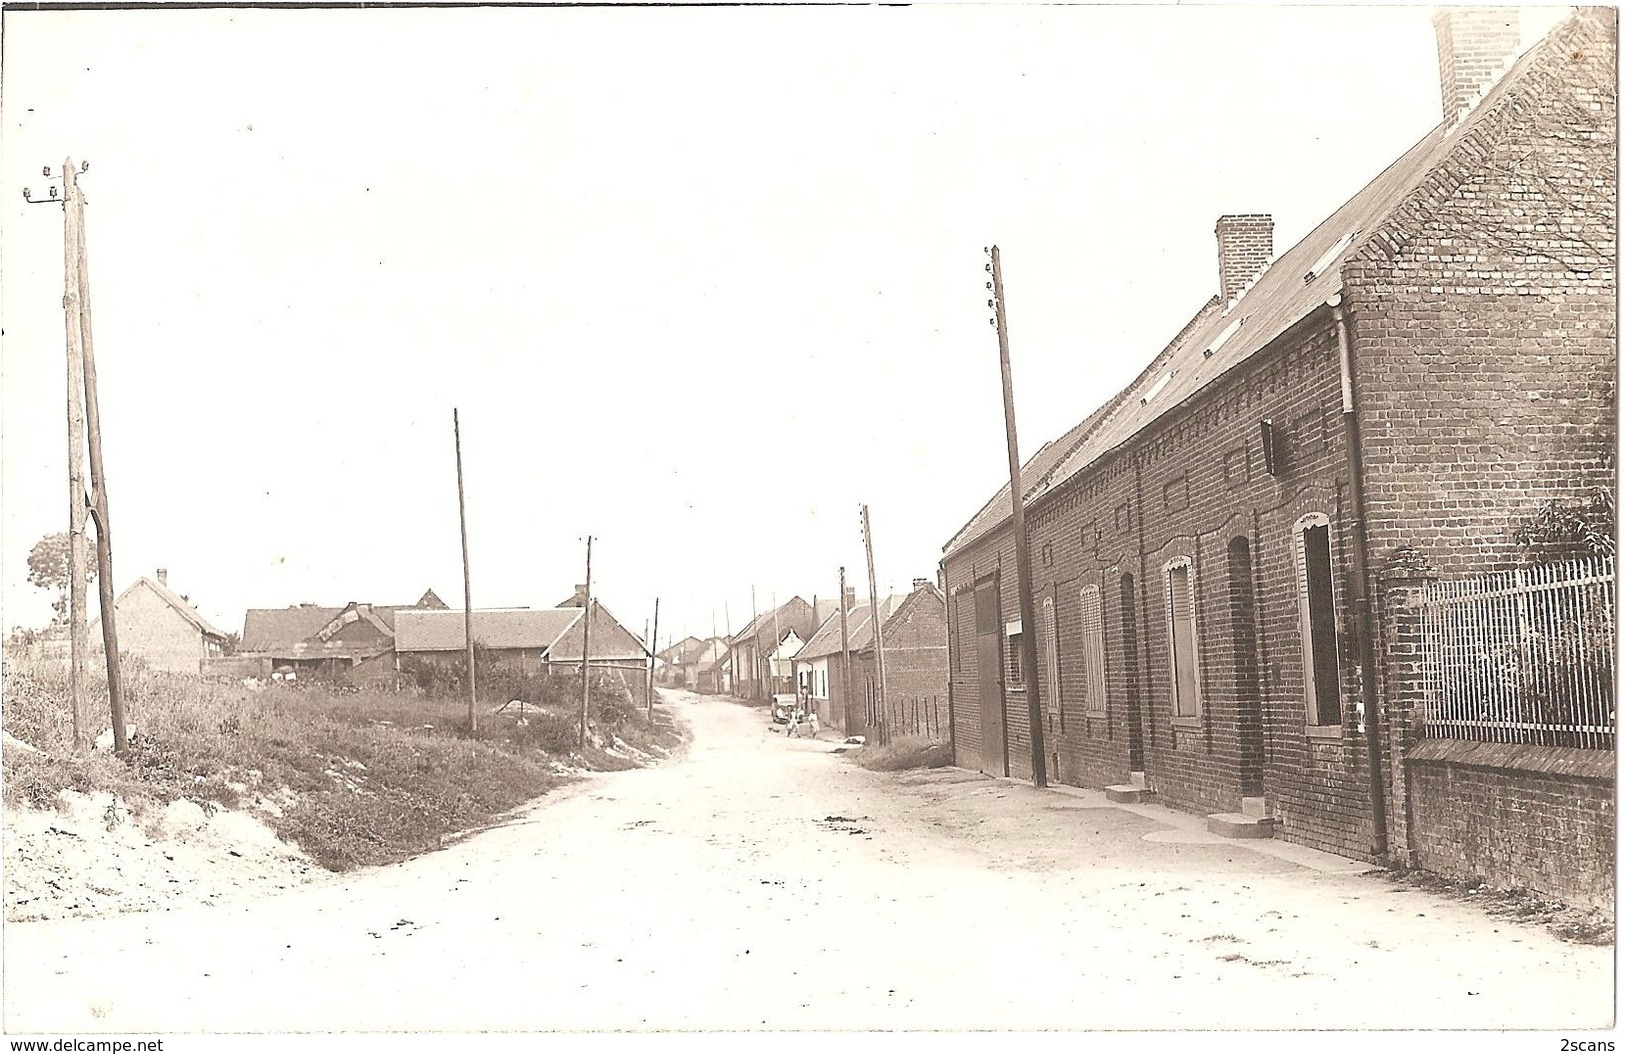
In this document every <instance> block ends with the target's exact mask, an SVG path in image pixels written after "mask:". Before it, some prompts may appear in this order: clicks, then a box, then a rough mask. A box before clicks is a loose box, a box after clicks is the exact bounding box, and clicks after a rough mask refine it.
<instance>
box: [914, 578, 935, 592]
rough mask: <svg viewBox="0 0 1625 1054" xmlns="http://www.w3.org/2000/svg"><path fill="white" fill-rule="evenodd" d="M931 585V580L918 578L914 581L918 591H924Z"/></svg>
mask: <svg viewBox="0 0 1625 1054" xmlns="http://www.w3.org/2000/svg"><path fill="white" fill-rule="evenodd" d="M930 584H931V580H930V579H929V578H916V579H915V580H914V588H915V590H916V591H918V590H921V589H924V588H925V587H926V586H928V585H930Z"/></svg>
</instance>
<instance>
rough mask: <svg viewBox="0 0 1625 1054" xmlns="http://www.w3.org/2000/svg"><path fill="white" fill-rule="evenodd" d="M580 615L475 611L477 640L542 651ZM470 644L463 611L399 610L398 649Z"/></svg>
mask: <svg viewBox="0 0 1625 1054" xmlns="http://www.w3.org/2000/svg"><path fill="white" fill-rule="evenodd" d="M580 617H581V609H580V608H564V609H559V608H541V609H532V608H522V609H514V610H505V611H475V612H474V640H475V643H477V644H481V645H483V646H484V647H487V648H531V649H535V650H537V651H541V650H544V649H546V648H547V647H549V646H551V645H552V643H553V642H554V641H556V640H558V639H559V637H560V636H562V635H563V634H564V631H565V630H567V629H569V628H570V627H571V626H572V625H574V624H575V621H576V619H578V618H580ZM466 646H467V640H466V638H465V637H464V634H463V612H461V611H458V610H445V611H429V610H419V609H416V608H402V609H401V610H399V611H397V612H395V650H396V651H401V652H413V651H456V650H458V649H461V648H463V647H466Z"/></svg>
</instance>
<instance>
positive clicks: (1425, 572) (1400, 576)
mask: <svg viewBox="0 0 1625 1054" xmlns="http://www.w3.org/2000/svg"><path fill="white" fill-rule="evenodd" d="M1438 577H1439V573H1438V571H1437V570H1435V569H1434V567H1433V565H1432V564H1431V563H1429V562H1428V560H1427V559H1426V558H1425V557H1423V556H1422V555H1421V554H1420V553H1418V552H1416V550H1414V549H1409V548H1405V549H1400V550H1398V551H1396V553H1395V554H1394V556H1393V557H1392V558H1391V559H1390V560H1389V561H1388V563H1387V565H1386V566H1385V567H1384V568H1383V569H1382V571H1381V572H1380V574H1379V578H1380V590H1379V593H1378V603H1379V625H1380V626H1381V630H1380V633H1381V639H1380V640H1379V643H1380V644H1381V646H1382V650H1381V652H1380V653H1379V655H1380V659H1379V662H1380V664H1381V666H1382V667H1383V669H1382V671H1381V679H1380V680H1378V682H1377V686H1378V688H1379V689H1380V691H1381V694H1380V699H1381V703H1382V705H1381V706H1380V707H1379V709H1380V710H1382V711H1383V713H1382V714H1381V715H1380V716H1382V717H1385V718H1386V719H1387V723H1388V729H1387V732H1388V735H1387V742H1386V743H1385V744H1384V749H1385V753H1386V754H1387V755H1388V828H1389V854H1390V855H1391V856H1392V857H1393V858H1394V859H1395V860H1397V861H1398V862H1400V863H1401V864H1403V865H1404V866H1405V867H1408V868H1414V867H1416V866H1417V853H1416V846H1415V844H1414V843H1413V841H1412V838H1411V827H1412V824H1411V796H1410V771H1409V769H1408V767H1407V762H1408V759H1409V757H1410V751H1411V747H1412V746H1413V745H1414V744H1415V742H1416V740H1417V739H1418V738H1419V735H1418V732H1419V730H1420V727H1421V722H1422V721H1423V720H1424V719H1425V718H1426V716H1427V713H1428V707H1429V703H1430V700H1429V699H1428V691H1429V684H1428V682H1429V671H1428V669H1427V659H1426V652H1425V650H1424V647H1423V638H1424V634H1425V632H1426V628H1425V626H1424V617H1425V611H1426V607H1425V605H1426V601H1427V595H1428V589H1429V587H1430V586H1432V585H1433V584H1434V583H1435V582H1436V581H1437V579H1438ZM1367 676H1373V677H1375V676H1378V671H1375V670H1372V671H1369V672H1368V673H1367ZM1378 717H1379V715H1378V714H1368V715H1367V716H1366V719H1367V720H1377V719H1378Z"/></svg>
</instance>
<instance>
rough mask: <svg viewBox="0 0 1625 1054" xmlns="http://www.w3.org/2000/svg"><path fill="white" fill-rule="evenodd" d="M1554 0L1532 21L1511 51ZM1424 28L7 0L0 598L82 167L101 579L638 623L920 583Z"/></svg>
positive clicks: (1099, 392) (1431, 104) (57, 434)
mask: <svg viewBox="0 0 1625 1054" xmlns="http://www.w3.org/2000/svg"><path fill="white" fill-rule="evenodd" d="M1561 13H1562V12H1561V11H1560V10H1559V9H1554V8H1546V9H1542V10H1539V11H1532V12H1527V13H1526V17H1525V19H1524V24H1525V30H1526V35H1528V36H1531V37H1532V36H1534V35H1536V34H1538V32H1539V31H1541V30H1543V29H1544V28H1546V27H1547V26H1549V25H1550V24H1551V23H1552V22H1553V21H1555V20H1556V19H1557V18H1558V17H1559V16H1560V14H1561ZM1429 14H1430V12H1429V9H1428V8H1425V7H1418V6H1401V7H1385V8H1364V9H1327V8H1314V9H1306V8H1293V9H1276V8H1245V9H1243V8H1189V7H1182V8H1172V7H1133V8H1125V7H1113V8H1100V7H1064V8H1040V7H1009V6H1004V7H976V6H963V7H958V6H956V7H913V8H823V9H819V8H794V9H778V10H774V9H763V8H757V9H737V8H735V9H670V8H666V9H648V8H643V9H624V10H605V9H535V10H473V9H465V10H395V11H391V10H369V11H359V10H351V11H335V10H297V11H295V10H290V11H253V10H240V11H165V12H111V11H108V12H43V13H35V12H22V11H18V10H15V9H10V10H7V11H6V12H5V17H4V38H3V50H4V68H3V71H0V75H3V81H4V110H3V120H4V129H3V133H0V157H3V171H0V202H3V206H0V222H3V223H4V227H3V231H0V239H3V241H0V253H3V265H4V266H3V278H0V283H3V285H0V294H3V300H0V304H3V311H4V317H3V321H4V340H3V347H0V354H3V363H0V367H3V388H0V400H3V404H0V429H3V443H0V509H3V518H0V608H3V610H0V615H3V619H4V622H5V624H6V625H7V626H17V625H40V624H43V623H44V622H45V621H46V619H47V618H48V617H49V614H50V611H49V603H50V597H49V596H48V595H47V594H46V593H44V592H43V591H41V590H38V589H35V588H34V587H32V586H30V585H29V584H28V583H27V580H26V570H27V568H26V558H27V554H28V551H29V549H30V548H31V547H32V545H33V544H34V542H35V541H36V540H37V539H39V538H40V537H41V536H42V535H45V534H47V533H51V532H54V531H59V530H63V529H65V527H66V522H67V511H66V508H65V506H66V501H67V499H66V482H65V476H66V426H65V423H64V415H63V405H64V391H65V387H64V385H65V382H64V365H63V362H64V360H63V350H62V349H63V318H62V310H61V297H62V246H61V236H62V214H61V210H60V209H59V208H55V207H30V206H28V205H25V204H24V202H23V199H22V196H21V190H22V188H23V187H24V186H29V187H31V188H33V189H34V191H35V192H36V196H39V195H40V194H43V193H44V188H45V185H46V182H47V181H46V180H44V179H43V178H42V177H41V175H40V170H41V167H42V166H44V165H51V166H53V170H54V169H55V168H56V167H57V166H60V164H61V163H62V160H63V158H64V157H65V156H68V155H71V156H73V157H74V158H75V159H76V160H78V159H88V160H89V161H90V171H89V174H88V175H87V176H86V177H85V178H84V185H85V190H86V197H87V199H88V202H89V204H88V207H87V217H88V219H87V231H88V242H89V252H90V271H91V281H92V294H93V303H94V311H95V316H94V335H95V346H96V355H97V362H98V366H99V369H100V373H101V389H100V391H101V403H102V414H103V429H104V437H105V445H106V457H107V471H108V475H109V488H108V490H109V498H110V502H111V512H112V521H113V526H114V529H115V542H116V546H115V551H114V560H115V570H116V574H115V578H116V580H117V582H116V584H117V586H118V587H119V588H120V589H122V588H123V587H125V586H126V585H128V584H129V583H130V582H132V581H134V579H135V578H136V577H137V576H139V575H141V574H151V573H152V571H153V569H154V568H157V567H160V566H162V567H167V568H168V569H169V580H170V584H171V585H172V586H174V587H176V588H177V589H178V590H179V591H180V592H183V593H186V594H188V595H190V596H191V598H192V599H193V600H194V602H195V603H196V604H197V606H198V607H199V609H200V610H201V611H202V612H203V614H204V615H205V616H207V617H208V618H210V619H211V620H213V621H215V622H216V624H217V625H219V626H220V627H221V628H222V629H224V630H228V631H230V630H240V629H241V628H242V620H243V612H244V609H245V608H248V607H277V606H283V605H287V604H293V603H298V602H301V601H313V602H318V603H322V604H331V605H339V604H343V603H345V602H346V601H350V600H358V601H371V602H374V603H409V602H411V601H413V600H415V599H416V598H417V597H418V595H419V594H421V593H422V592H423V590H424V589H425V588H428V587H431V586H432V587H433V588H434V589H435V590H436V591H437V592H438V593H439V594H440V595H441V596H442V597H444V598H445V599H446V600H447V602H449V603H451V604H452V605H453V606H460V604H461V598H462V579H461V567H460V559H459V545H458V527H457V506H456V478H455V472H454V465H453V453H452V433H451V416H452V408H453V407H454V406H455V407H459V408H460V410H461V415H462V421H463V456H464V463H465V471H466V474H467V487H468V518H469V535H470V550H471V564H472V569H473V584H474V601H475V605H476V606H478V607H487V606H533V607H536V606H550V605H552V604H553V603H555V602H557V601H559V600H561V599H563V598H564V597H566V596H568V595H569V593H570V591H571V588H572V586H573V585H574V583H576V582H578V581H580V580H581V579H582V572H583V568H582V563H583V558H584V552H583V549H584V540H585V538H586V536H587V535H588V534H589V533H590V534H592V535H593V536H594V537H595V538H596V541H595V542H594V547H593V579H594V584H595V592H596V593H597V594H598V595H599V596H600V597H601V598H602V599H603V600H604V602H605V603H606V604H607V605H608V606H609V607H610V609H611V610H612V611H614V613H615V614H616V615H618V616H619V617H620V618H621V619H622V620H623V621H624V622H626V623H627V624H629V625H630V626H632V628H633V629H634V630H641V629H642V626H643V622H644V620H645V619H646V618H647V617H648V615H649V613H650V609H651V607H652V605H653V602H654V599H655V597H656V596H659V597H661V598H662V607H661V633H660V637H661V640H662V642H664V640H665V639H666V638H667V636H668V634H672V635H676V636H681V635H683V634H684V633H692V634H695V635H699V636H704V635H706V634H707V633H709V632H710V630H711V627H712V620H713V618H714V619H715V622H716V625H717V628H718V629H723V628H725V625H724V613H725V611H726V613H727V615H728V616H729V617H731V625H732V627H733V628H735V629H737V628H739V627H740V626H741V625H742V624H743V623H744V622H745V621H746V619H748V617H749V615H750V608H751V590H752V586H753V585H754V587H755V596H756V603H757V605H758V606H759V607H761V608H762V609H763V610H765V609H766V608H767V606H768V605H769V603H770V602H771V601H772V600H773V599H774V598H777V599H779V600H781V601H782V600H784V599H787V598H789V597H790V596H791V595H794V594H797V593H799V594H800V595H802V596H803V597H806V598H807V599H809V600H810V599H812V598H813V596H814V595H817V596H821V597H831V596H834V595H835V593H836V575H837V568H838V567H839V566H841V565H843V564H844V565H845V566H846V569H847V575H848V579H849V581H851V582H853V583H854V584H856V585H857V586H858V592H859V593H860V594H865V593H867V591H868V590H867V585H866V583H865V582H864V581H863V575H864V560H863V545H862V540H861V535H860V532H859V520H858V507H859V504H860V503H864V502H867V503H868V504H869V505H870V507H871V510H872V514H873V519H874V527H875V536H876V552H875V561H876V570H877V572H878V576H879V579H880V584H881V589H882V591H883V592H884V591H889V590H891V589H894V588H895V589H899V590H901V589H906V588H907V586H908V584H909V581H910V579H911V578H914V577H916V576H934V575H935V572H936V567H937V562H938V560H939V559H940V557H941V549H942V546H943V544H944V543H945V542H946V541H947V540H948V538H949V537H950V536H951V535H953V533H954V532H955V531H956V530H957V529H958V528H959V527H960V526H961V525H962V524H963V523H964V522H965V521H966V520H967V519H969V518H970V517H971V516H972V515H973V514H974V513H975V512H976V511H977V509H978V508H980V507H981V505H982V504H983V503H984V502H985V501H986V500H987V499H988V497H989V496H990V495H991V494H992V493H993V492H994V490H995V489H996V488H997V487H998V486H999V485H1000V482H1001V479H1002V478H1003V476H1004V474H1005V472H1006V468H1005V461H1004V458H1005V453H1004V445H1003V444H1004V432H1003V418H1002V409H1001V404H1000V395H999V386H998V385H999V372H998V356H997V343H996V339H995V335H994V330H993V328H992V327H991V326H990V325H989V324H988V317H989V314H990V312H989V311H988V309H987V306H986V299H987V295H988V294H987V292H986V290H985V289H984V288H983V281H984V280H985V278H986V275H985V274H984V273H983V269H982V265H983V262H984V259H985V257H984V256H983V252H982V250H983V247H984V246H986V245H989V244H992V243H995V242H996V243H998V244H999V245H1000V246H1001V251H1002V254H1003V258H1004V264H1005V282H1006V295H1007V303H1008V310H1009V318H1010V339H1011V345H1012V357H1013V361H1014V368H1013V372H1014V377H1015V389H1016V407H1017V414H1018V419H1019V424H1020V429H1021V449H1022V456H1023V457H1024V458H1025V457H1026V456H1028V455H1030V454H1031V453H1032V452H1033V451H1035V450H1036V449H1037V448H1038V446H1039V445H1040V444H1041V443H1043V442H1044V441H1046V440H1048V439H1051V438H1054V437H1055V436H1056V435H1058V434H1059V433H1060V432H1062V431H1064V430H1065V429H1067V428H1069V427H1070V426H1071V425H1073V424H1075V423H1076V422H1077V421H1078V420H1080V419H1081V418H1082V417H1083V416H1084V415H1085V414H1087V413H1088V412H1089V411H1090V410H1092V409H1094V408H1095V407H1096V406H1098V405H1099V404H1100V403H1101V402H1102V401H1103V400H1104V399H1106V398H1107V397H1108V396H1110V395H1111V394H1112V393H1113V392H1114V391H1115V390H1116V389H1117V388H1119V387H1120V386H1121V385H1123V384H1124V383H1126V382H1127V381H1128V380H1130V379H1131V378H1132V377H1133V376H1134V375H1135V374H1136V373H1137V372H1138V371H1139V370H1140V368H1141V367H1142V366H1143V365H1144V364H1145V363H1146V362H1147V361H1148V360H1149V358H1150V357H1151V356H1152V355H1154V354H1155V353H1156V352H1157V351H1159V350H1161V348H1162V347H1163V346H1164V345H1165V344H1166V343H1167V342H1168V341H1169V340H1170V339H1171V338H1172V336H1173V335H1174V333H1175V332H1176V331H1177V330H1178V329H1179V328H1180V327H1181V326H1182V325H1183V324H1184V323H1185V321H1186V320H1187V319H1188V318H1189V317H1190V316H1191V315H1192V314H1193V313H1194V312H1195V310H1196V309H1197V308H1198V307H1199V306H1200V305H1201V304H1202V303H1203V302H1204V301H1205V300H1206V299H1207V298H1208V297H1209V296H1210V295H1212V294H1213V293H1214V292H1216V290H1217V283H1218V278H1217V264H1216V256H1215V243H1214V237H1213V225H1214V221H1215V219H1216V218H1217V217H1218V216H1219V215H1220V214H1222V213H1226V212H1251V211H1260V212H1270V213H1272V214H1273V215H1274V216H1275V220H1276V248H1277V251H1285V250H1286V249H1287V248H1288V247H1290V246H1291V245H1292V244H1293V243H1294V242H1296V241H1297V240H1298V239H1299V238H1301V237H1302V236H1303V235H1304V234H1306V233H1307V232H1308V231H1309V230H1310V229H1311V228H1312V227H1313V226H1314V225H1315V224H1316V223H1318V222H1319V221H1320V220H1321V219H1323V218H1324V217H1325V216H1326V215H1327V214H1329V213H1330V212H1331V211H1332V210H1333V209H1335V208H1336V207H1337V206H1338V205H1339V204H1341V203H1342V202H1343V201H1344V200H1346V199H1347V198H1348V197H1349V196H1350V195H1351V194H1353V193H1354V192H1355V191H1356V190H1358V189H1359V188H1360V187H1361V186H1362V185H1363V184H1365V183H1366V182H1367V181H1369V180H1370V179H1371V178H1372V177H1373V176H1375V175H1376V174H1377V173H1378V172H1379V171H1381V170H1382V169H1383V168H1384V167H1385V166H1386V165H1387V164H1388V163H1389V162H1391V161H1392V160H1394V159H1395V158H1396V157H1397V156H1398V155H1399V154H1400V153H1401V152H1403V151H1404V150H1405V149H1406V148H1407V147H1409V146H1410V145H1412V144H1413V143H1414V142H1416V140H1418V139H1420V138H1421V137H1422V136H1423V135H1425V134H1426V133H1427V131H1428V130H1429V129H1430V128H1431V127H1432V126H1433V125H1435V124H1436V123H1437V122H1438V120H1439V110H1440V104H1439V90H1438V71H1437V61H1436V56H1435V50H1434V48H1435V45H1434V36H1433V28H1432V25H1431V21H1430V17H1429Z"/></svg>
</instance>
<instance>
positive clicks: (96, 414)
mask: <svg viewBox="0 0 1625 1054" xmlns="http://www.w3.org/2000/svg"><path fill="white" fill-rule="evenodd" d="M62 184H63V196H64V198H65V203H64V205H63V207H64V208H66V209H68V210H69V211H71V212H73V213H74V218H75V220H76V221H77V222H76V224H75V227H76V233H75V239H74V240H75V242H76V252H75V254H74V255H75V267H74V271H75V275H76V279H77V282H78V285H79V348H80V352H81V353H82V354H83V356H84V373H85V432H86V439H87V440H88V444H87V445H88V447H89V451H90V487H91V493H90V516H91V518H92V519H93V520H94V521H95V523H96V578H97V582H96V586H97V590H96V593H97V597H98V598H99V600H100V601H101V614H102V648H103V650H104V652H105V654H106V658H107V703H108V710H109V712H110V716H111V717H112V721H113V749H114V750H115V751H116V752H117V753H118V754H119V755H120V756H123V755H124V754H125V753H126V752H127V751H128V749H129V745H130V743H129V739H128V738H127V737H126V736H125V734H124V678H123V675H122V671H121V670H120V668H119V654H118V625H117V618H116V616H117V612H116V611H115V603H114V602H115V600H116V598H115V597H114V595H113V526H112V522H111V517H110V516H109V515H108V511H107V471H106V467H105V463H104V462H103V461H102V412H101V401H100V399H99V398H98V397H97V394H96V345H95V342H94V341H93V340H92V339H91V327H90V266H89V262H88V260H87V257H86V253H85V196H84V193H83V192H82V191H81V190H80V189H79V181H78V179H77V176H76V174H75V172H74V170H73V162H72V161H71V160H70V161H67V162H65V163H64V164H63V168H62ZM70 541H71V539H70ZM70 661H71V660H70Z"/></svg>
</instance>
